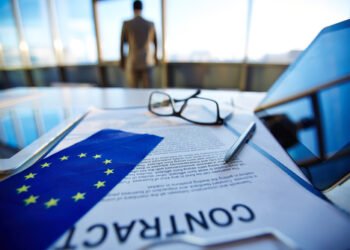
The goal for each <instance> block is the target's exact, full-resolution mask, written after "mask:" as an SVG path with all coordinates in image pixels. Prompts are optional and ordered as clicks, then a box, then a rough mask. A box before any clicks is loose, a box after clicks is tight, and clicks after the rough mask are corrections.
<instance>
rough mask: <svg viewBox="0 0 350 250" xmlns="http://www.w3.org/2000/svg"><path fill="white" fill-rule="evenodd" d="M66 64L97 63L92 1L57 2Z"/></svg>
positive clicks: (59, 0) (67, 0)
mask: <svg viewBox="0 0 350 250" xmlns="http://www.w3.org/2000/svg"><path fill="white" fill-rule="evenodd" d="M55 3H56V10H57V18H58V20H57V21H58V25H59V33H60V37H61V40H62V50H63V57H64V61H65V63H68V64H74V63H95V62H97V48H96V37H95V31H94V24H93V12H92V1H86V0H74V1H72V0H56V1H55Z"/></svg>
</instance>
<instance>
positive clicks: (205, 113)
mask: <svg viewBox="0 0 350 250" xmlns="http://www.w3.org/2000/svg"><path fill="white" fill-rule="evenodd" d="M216 107H217V106H216V103H215V102H213V101H210V100H206V99H201V98H191V99H189V100H188V102H187V105H186V107H185V109H184V110H183V111H182V113H181V115H182V116H183V117H184V118H186V119H188V120H191V121H195V122H202V123H214V122H216V117H217V108H216Z"/></svg>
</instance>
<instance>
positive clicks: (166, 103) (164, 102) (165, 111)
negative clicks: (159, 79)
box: [150, 93, 173, 115]
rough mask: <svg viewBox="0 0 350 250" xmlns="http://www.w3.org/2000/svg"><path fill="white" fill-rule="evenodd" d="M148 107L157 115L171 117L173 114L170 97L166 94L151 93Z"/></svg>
mask: <svg viewBox="0 0 350 250" xmlns="http://www.w3.org/2000/svg"><path fill="white" fill-rule="evenodd" d="M150 107H151V110H152V111H153V112H154V113H156V114H159V115H171V114H172V113H173V108H172V106H171V102H170V97H169V96H168V95H166V94H162V93H152V96H151V102H150Z"/></svg>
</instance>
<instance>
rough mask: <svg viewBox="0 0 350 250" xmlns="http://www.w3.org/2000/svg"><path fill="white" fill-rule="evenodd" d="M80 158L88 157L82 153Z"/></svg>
mask: <svg viewBox="0 0 350 250" xmlns="http://www.w3.org/2000/svg"><path fill="white" fill-rule="evenodd" d="M78 157H79V158H83V157H86V153H81V154H80V155H78Z"/></svg>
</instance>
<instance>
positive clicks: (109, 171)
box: [104, 168, 114, 175]
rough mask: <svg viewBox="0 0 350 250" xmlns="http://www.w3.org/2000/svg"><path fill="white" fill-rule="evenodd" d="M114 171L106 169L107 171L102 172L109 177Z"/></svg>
mask: <svg viewBox="0 0 350 250" xmlns="http://www.w3.org/2000/svg"><path fill="white" fill-rule="evenodd" d="M113 171H114V170H113V169H109V168H107V170H106V171H104V173H105V174H106V175H110V174H114V172H113Z"/></svg>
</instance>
